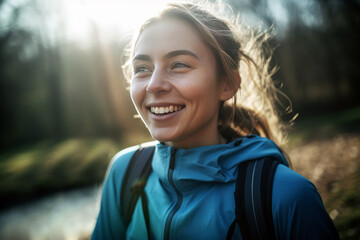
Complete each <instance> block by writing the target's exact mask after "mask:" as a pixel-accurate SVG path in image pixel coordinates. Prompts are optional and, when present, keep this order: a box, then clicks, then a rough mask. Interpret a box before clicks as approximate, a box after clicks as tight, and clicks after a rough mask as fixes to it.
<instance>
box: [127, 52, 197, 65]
mask: <svg viewBox="0 0 360 240" xmlns="http://www.w3.org/2000/svg"><path fill="white" fill-rule="evenodd" d="M179 55H188V56H192V57H194V58H196V59H198V60H199V59H200V58H199V57H198V56H197V55H196V54H195V53H193V52H191V51H189V50H175V51H171V52H168V53H167V54H165V55H164V59H169V58H173V57H176V56H179ZM135 60H143V61H149V62H151V61H152V58H151V57H150V56H149V55H146V54H137V55H135V57H134V58H133V60H132V61H133V62H134V61H135Z"/></svg>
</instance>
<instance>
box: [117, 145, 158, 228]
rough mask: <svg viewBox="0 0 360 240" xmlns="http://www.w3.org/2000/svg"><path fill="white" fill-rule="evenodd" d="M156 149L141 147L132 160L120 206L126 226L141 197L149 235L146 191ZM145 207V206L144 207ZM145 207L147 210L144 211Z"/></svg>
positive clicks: (126, 175) (122, 187)
mask: <svg viewBox="0 0 360 240" xmlns="http://www.w3.org/2000/svg"><path fill="white" fill-rule="evenodd" d="M154 150H155V147H154V146H152V147H146V148H142V147H140V148H139V149H138V150H137V151H136V152H135V153H134V155H133V156H132V158H131V159H130V162H129V165H128V167H127V169H126V172H125V175H124V179H123V182H122V186H121V199H120V204H121V205H120V206H121V211H122V214H123V216H124V221H125V224H126V226H128V225H129V224H130V221H131V218H132V215H133V212H134V209H135V206H136V202H137V201H138V199H139V197H140V196H141V203H142V207H143V211H144V218H145V223H146V227H147V229H148V235H149V234H150V233H149V224H150V223H149V215H148V211H147V197H146V194H145V191H144V188H145V186H146V182H147V179H148V177H149V175H150V173H151V170H152V169H151V162H152V157H153V154H154ZM144 205H145V206H144ZM144 207H145V209H144Z"/></svg>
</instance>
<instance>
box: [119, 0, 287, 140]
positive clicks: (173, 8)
mask: <svg viewBox="0 0 360 240" xmlns="http://www.w3.org/2000/svg"><path fill="white" fill-rule="evenodd" d="M222 6H223V5H222ZM205 8H206V9H207V10H205ZM205 8H204V6H202V7H200V6H199V5H194V4H189V3H172V4H168V6H167V7H166V8H165V9H164V10H163V11H162V12H160V13H159V15H158V16H156V17H153V18H150V19H149V20H148V21H146V22H145V23H144V24H143V25H142V27H141V28H140V31H139V32H138V35H137V37H136V38H135V39H134V42H133V43H132V45H131V47H130V48H129V49H128V50H129V51H128V55H129V58H128V61H127V62H126V63H125V64H124V66H123V69H124V74H125V76H126V78H127V80H128V81H130V80H131V78H132V68H131V57H132V56H133V51H134V48H135V46H136V43H137V40H138V38H139V36H140V35H141V33H142V31H143V30H144V29H145V28H146V27H148V26H149V25H151V24H153V23H155V22H156V21H160V20H162V19H166V18H176V19H180V20H183V21H185V22H187V23H189V24H190V25H192V26H193V27H195V29H197V30H198V31H199V33H200V34H201V36H202V37H203V39H204V40H205V42H206V43H207V44H208V46H209V48H210V49H211V50H212V52H213V54H214V56H215V59H216V62H217V72H218V74H220V76H225V78H224V79H226V81H228V84H230V86H232V87H233V88H234V89H236V90H239V89H240V85H239V82H238V78H237V76H236V74H238V73H239V74H240V76H241V79H242V81H241V90H240V91H237V93H236V94H235V95H234V97H233V98H232V99H231V100H229V101H226V102H223V103H222V104H221V107H220V110H219V120H218V126H219V127H218V129H219V131H220V133H221V134H222V135H223V136H224V137H225V138H226V139H233V138H236V137H239V136H244V135H248V134H256V135H261V136H263V137H267V138H269V139H271V140H273V141H274V142H276V143H277V144H279V145H282V144H284V143H285V134H284V124H283V123H281V121H280V118H279V113H278V112H277V110H276V104H277V103H280V101H279V98H278V96H279V95H282V96H285V95H283V94H282V93H281V92H280V91H279V90H278V89H276V87H275V86H274V83H273V81H272V76H273V74H274V73H275V69H274V68H271V67H270V59H271V55H272V49H271V48H269V47H268V48H267V49H266V48H264V46H265V45H266V44H267V41H268V40H269V37H270V36H271V35H270V34H269V33H268V32H263V33H260V34H255V33H254V32H253V31H252V30H250V28H244V27H242V24H239V20H238V18H237V19H235V18H234V19H233V20H232V22H230V21H228V20H225V19H222V18H220V17H217V16H218V15H219V14H218V13H213V14H212V13H210V12H214V10H216V11H217V12H219V9H221V8H219V5H218V4H217V5H212V7H210V8H209V5H207V7H205ZM222 10H223V8H222ZM266 51H269V52H268V53H267V54H266ZM286 99H287V98H286Z"/></svg>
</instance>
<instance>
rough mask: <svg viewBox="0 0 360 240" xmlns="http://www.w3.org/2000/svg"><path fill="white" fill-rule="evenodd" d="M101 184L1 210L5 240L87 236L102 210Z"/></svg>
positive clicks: (0, 230) (67, 239)
mask: <svg viewBox="0 0 360 240" xmlns="http://www.w3.org/2000/svg"><path fill="white" fill-rule="evenodd" d="M99 201H100V187H93V188H87V189H80V190H74V191H71V192H64V193H58V194H55V195H52V196H49V197H46V198H43V199H41V200H38V201H35V202H31V203H27V204H25V205H21V206H18V207H15V208H11V209H8V210H6V211H3V212H1V213H0V239H2V240H20V239H21V240H48V239H49V240H50V239H51V240H75V239H76V240H78V239H81V240H82V239H88V238H89V236H90V234H91V231H92V229H93V227H94V224H95V221H96V217H97V214H98V209H99Z"/></svg>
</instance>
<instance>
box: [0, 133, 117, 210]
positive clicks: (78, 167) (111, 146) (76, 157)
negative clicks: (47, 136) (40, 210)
mask: <svg viewBox="0 0 360 240" xmlns="http://www.w3.org/2000/svg"><path fill="white" fill-rule="evenodd" d="M119 149H120V146H119V144H118V143H115V142H113V141H111V140H109V139H68V140H64V141H62V142H59V143H51V142H42V143H35V144H32V145H29V146H25V147H19V148H17V149H13V150H11V151H9V152H6V153H3V154H1V155H0V179H1V182H0V199H1V200H0V203H1V207H2V208H4V207H7V206H10V205H12V204H15V203H18V202H21V201H26V200H29V199H32V198H34V197H38V196H41V195H45V194H49V193H52V192H56V191H60V190H66V189H71V188H76V187H82V186H89V185H94V184H101V182H102V180H103V178H104V174H105V172H106V169H107V166H108V163H109V161H110V159H111V157H112V156H113V155H114V154H115V153H116V152H117V151H118V150H119Z"/></svg>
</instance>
